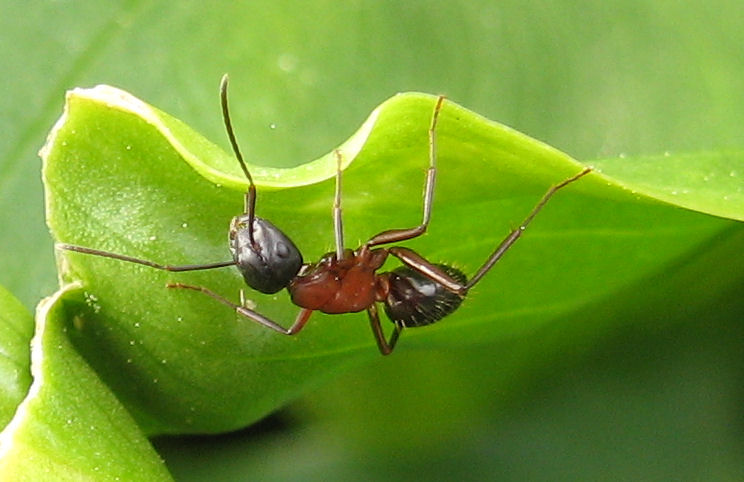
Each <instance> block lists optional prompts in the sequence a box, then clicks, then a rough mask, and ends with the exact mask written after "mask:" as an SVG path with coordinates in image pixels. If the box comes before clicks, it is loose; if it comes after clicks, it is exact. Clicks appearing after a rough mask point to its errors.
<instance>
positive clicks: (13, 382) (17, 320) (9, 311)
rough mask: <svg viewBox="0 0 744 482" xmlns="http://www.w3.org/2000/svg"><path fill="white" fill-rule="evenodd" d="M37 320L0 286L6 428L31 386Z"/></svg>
mask: <svg viewBox="0 0 744 482" xmlns="http://www.w3.org/2000/svg"><path fill="white" fill-rule="evenodd" d="M33 332H34V319H33V317H32V316H31V314H30V313H29V312H28V311H27V310H26V308H24V307H23V305H21V302H20V301H18V300H17V299H16V298H15V297H14V296H13V295H11V294H10V293H9V292H8V291H6V289H5V288H4V287H2V286H0V355H1V357H0V426H2V427H4V426H5V425H6V424H7V423H8V422H9V421H10V419H11V418H12V417H13V414H14V413H15V410H16V407H17V406H18V404H19V403H20V402H21V400H23V398H24V397H25V396H26V392H27V391H28V387H29V386H30V385H31V368H30V358H29V350H28V344H29V342H30V341H31V336H32V335H33Z"/></svg>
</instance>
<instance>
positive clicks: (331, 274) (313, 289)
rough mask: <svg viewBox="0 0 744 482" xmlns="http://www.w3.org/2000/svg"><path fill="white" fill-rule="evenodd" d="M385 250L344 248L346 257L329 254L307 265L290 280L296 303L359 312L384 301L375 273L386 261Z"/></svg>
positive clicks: (306, 306)
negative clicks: (338, 257) (340, 257)
mask: <svg viewBox="0 0 744 482" xmlns="http://www.w3.org/2000/svg"><path fill="white" fill-rule="evenodd" d="M387 256H388V252H387V250H385V249H373V250H370V249H366V248H364V247H362V248H361V249H359V250H357V251H352V250H350V249H347V250H344V257H343V259H340V260H339V259H337V257H336V253H335V252H334V253H328V254H325V255H323V257H322V258H321V259H320V261H318V262H317V263H315V264H309V265H305V266H303V268H302V269H301V270H300V273H299V274H298V275H297V276H296V277H295V278H294V279H293V280H292V281H291V282H290V283H289V286H288V287H287V290H288V291H289V294H290V296H291V297H292V302H293V303H294V304H296V305H298V306H301V307H302V308H307V309H310V310H318V311H322V312H323V313H328V314H338V313H355V312H357V311H362V310H365V309H367V308H369V307H370V306H371V305H372V304H373V303H374V302H375V301H381V300H380V296H381V292H382V291H386V290H384V289H381V288H380V287H378V284H379V283H380V281H378V275H376V274H375V271H377V270H378V269H379V268H380V267H381V266H382V265H383V263H384V262H385V259H386V258H387Z"/></svg>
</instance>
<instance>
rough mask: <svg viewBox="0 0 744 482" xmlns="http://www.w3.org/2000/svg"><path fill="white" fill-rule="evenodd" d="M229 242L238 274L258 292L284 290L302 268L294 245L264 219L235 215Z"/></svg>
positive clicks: (300, 255)
mask: <svg viewBox="0 0 744 482" xmlns="http://www.w3.org/2000/svg"><path fill="white" fill-rule="evenodd" d="M251 218H252V222H253V225H252V226H251V224H250V223H251ZM229 240H230V252H231V253H232V255H233V259H234V260H235V265H236V266H237V268H238V271H240V274H242V275H243V279H244V280H245V282H246V284H247V285H248V286H250V287H251V288H253V289H254V290H256V291H260V292H261V293H267V294H271V293H276V292H277V291H279V290H281V289H282V288H284V287H286V286H287V285H288V284H289V281H290V280H291V279H292V278H294V277H295V275H296V274H297V273H298V272H299V271H300V268H301V267H302V254H300V250H299V249H297V246H295V244H294V243H293V242H292V240H291V239H289V238H288V237H287V235H286V234H284V233H283V232H282V231H281V230H280V229H279V228H277V227H276V226H274V225H273V224H271V223H270V222H269V221H267V220H265V219H262V218H259V217H255V216H250V215H248V214H241V215H240V216H235V217H234V218H233V220H232V223H230V235H229Z"/></svg>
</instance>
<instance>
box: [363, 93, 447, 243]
mask: <svg viewBox="0 0 744 482" xmlns="http://www.w3.org/2000/svg"><path fill="white" fill-rule="evenodd" d="M444 99H445V97H444V96H439V98H438V99H437V103H436V105H435V106H434V112H433V113H432V115H431V124H430V126H429V168H428V169H427V170H426V182H425V184H424V209H423V211H424V212H423V219H422V220H421V224H419V225H418V226H416V227H413V228H408V229H388V230H387V231H383V232H381V233H378V234H376V235H374V236H372V238H370V240H369V241H367V242H366V243H365V244H364V245H365V246H367V247H368V248H371V247H374V246H378V245H380V244H388V243H399V242H401V241H405V240H407V239H413V238H415V237H418V236H421V235H422V234H424V233H425V232H426V228H427V227H428V226H429V221H430V220H431V206H432V203H433V201H434V185H435V184H436V177H437V121H438V120H439V112H440V111H441V110H442V104H443V103H444Z"/></svg>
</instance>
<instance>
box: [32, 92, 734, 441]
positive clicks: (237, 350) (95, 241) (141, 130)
mask: <svg viewBox="0 0 744 482" xmlns="http://www.w3.org/2000/svg"><path fill="white" fill-rule="evenodd" d="M432 106H433V97H430V96H425V95H421V94H404V95H398V96H396V97H393V98H392V99H390V100H389V101H387V102H385V103H384V104H382V105H381V106H380V107H379V108H378V109H377V110H376V111H375V112H374V113H373V114H372V116H371V117H370V119H369V120H368V121H367V123H365V124H364V126H363V127H362V128H361V129H360V130H359V131H358V132H357V134H356V135H355V137H352V139H350V140H349V141H348V142H347V143H346V144H345V147H344V152H345V154H346V160H347V162H350V163H351V164H350V165H349V166H348V168H347V169H346V170H345V171H344V198H343V203H344V205H343V207H344V213H345V219H344V222H345V228H346V244H347V245H351V246H354V245H356V244H358V243H359V242H361V241H363V240H364V239H367V238H368V237H370V236H371V235H373V234H374V233H376V232H379V231H381V230H384V229H388V228H391V227H408V226H413V225H415V224H417V223H418V222H419V220H420V216H421V189H422V185H423V180H424V168H425V166H426V165H427V149H428V141H427V128H428V122H429V118H430V116H431V111H432ZM236 129H237V131H238V137H241V130H240V126H236ZM438 139H439V148H438V156H439V161H438V162H439V164H438V167H439V176H438V184H437V193H436V201H435V205H434V214H433V221H432V224H431V226H430V230H429V233H428V234H427V235H426V236H424V237H421V238H418V239H416V240H413V241H412V242H410V243H407V244H408V245H409V246H411V247H413V248H415V249H417V250H418V251H419V252H421V253H422V254H424V255H425V256H427V257H429V258H430V259H431V260H433V261H437V262H440V261H442V262H447V263H451V264H454V265H456V266H458V267H460V268H461V269H463V270H464V271H465V272H466V273H473V272H474V271H475V270H476V269H477V268H478V266H479V265H480V263H482V261H483V260H484V259H485V258H486V257H487V255H488V254H489V253H490V252H491V251H492V250H493V249H494V247H495V246H496V245H497V244H498V242H499V241H500V240H501V239H502V238H503V237H504V236H505V235H506V234H507V233H508V231H509V229H510V228H511V227H513V226H516V225H517V224H518V223H519V222H520V220H521V219H522V218H523V217H524V216H526V214H527V213H528V212H529V210H530V209H531V207H532V206H533V205H534V204H535V202H536V201H537V200H538V199H539V198H540V196H541V195H542V194H543V192H544V191H545V190H546V189H547V187H548V186H549V185H550V184H552V183H556V182H558V181H560V180H562V179H564V178H566V177H568V176H569V175H572V174H574V173H576V172H578V171H579V170H580V169H581V166H580V165H579V164H577V163H576V162H575V161H573V160H571V159H570V158H569V157H568V156H566V155H565V154H562V153H560V152H558V151H556V150H554V149H552V148H549V147H547V146H545V145H544V144H541V143H539V142H537V141H534V140H532V139H530V138H528V137H526V136H524V135H522V134H519V133H517V132H515V131H513V130H511V129H508V128H506V127H503V126H501V125H499V124H496V123H493V122H490V121H488V120H486V119H484V118H482V117H480V116H478V115H476V114H473V113H472V112H469V111H467V110H465V109H463V108H461V107H459V106H457V105H456V104H454V103H451V102H447V103H446V104H445V107H444V109H443V111H442V115H441V119H440V124H439V127H438ZM349 146H352V147H349ZM360 148H361V150H358V149H360ZM357 150H358V152H357ZM355 154H356V155H355ZM669 159H673V158H671V157H670V158H669ZM727 159H729V161H730V162H734V161H735V160H736V159H735V157H729V158H727ZM44 160H45V170H44V175H45V184H46V189H47V216H48V223H49V226H50V228H51V230H52V232H53V234H54V236H55V238H56V239H57V240H59V241H63V242H67V243H73V244H79V245H83V246H88V247H93V248H97V249H104V250H109V251H113V252H117V253H122V254H126V255H129V256H136V257H140V258H144V259H148V260H153V261H157V262H161V263H169V264H191V263H201V262H215V261H223V260H226V259H229V254H228V251H227V248H226V241H225V236H226V231H227V225H228V223H229V220H230V218H231V217H232V216H234V215H236V214H238V213H239V212H240V210H241V209H242V195H243V193H242V189H244V188H245V182H244V181H243V180H242V179H241V178H240V175H239V169H238V168H237V166H235V165H234V164H235V163H234V161H232V162H231V156H229V155H228V154H226V153H224V152H220V151H219V150H218V149H217V148H216V147H214V146H213V145H211V144H210V143H209V142H208V141H206V140H204V139H203V138H201V137H200V136H198V135H197V134H195V133H194V132H193V131H191V130H190V129H189V128H187V127H186V126H184V125H183V124H182V123H180V122H178V121H176V120H174V119H172V118H170V117H169V116H167V115H166V114H163V113H162V112H159V111H157V110H154V109H153V108H151V107H149V106H147V105H145V104H143V103H142V102H141V101H138V100H136V99H134V98H132V97H131V96H129V95H128V94H126V93H124V92H121V91H117V90H114V89H112V88H110V87H98V88H96V89H93V90H75V91H72V92H71V93H70V94H69V95H68V101H67V106H66V112H65V115H64V116H63V118H62V119H61V120H60V122H59V123H58V124H57V126H55V129H54V131H53V133H52V135H51V136H50V140H49V143H48V144H47V146H46V148H45V150H44ZM719 161H720V160H718V161H717V162H719ZM223 170H224V171H226V172H225V173H223ZM252 170H253V172H254V175H255V177H256V180H257V184H258V185H259V198H258V213H259V215H261V216H262V217H265V218H268V219H270V220H272V222H274V223H275V224H277V225H278V226H280V227H281V228H282V229H283V230H285V232H286V233H287V234H288V235H290V237H292V238H293V239H294V240H295V242H296V243H297V244H298V246H299V247H300V249H301V250H302V252H303V253H304V255H305V257H306V259H307V260H313V259H317V258H318V256H319V255H321V254H322V253H324V252H326V251H329V250H330V249H331V248H332V246H333V239H332V223H331V217H330V208H331V202H332V193H333V183H332V181H330V180H329V181H326V182H320V183H318V182H317V181H319V180H321V179H324V178H328V177H330V176H332V174H333V158H332V156H331V155H330V154H329V155H326V156H324V157H323V158H321V159H319V160H317V161H315V162H313V163H310V164H308V165H305V166H300V167H298V168H294V169H290V170H276V169H259V168H252ZM622 182H623V181H622V180H617V179H613V178H609V177H603V176H600V175H598V174H593V175H590V176H588V177H587V178H584V179H582V181H581V182H579V183H576V184H575V185H573V186H571V187H570V188H569V189H566V190H565V191H563V192H561V193H560V194H559V195H558V196H557V197H556V198H555V199H554V200H553V201H551V203H550V205H549V206H548V207H547V208H546V209H545V211H544V212H543V213H541V214H540V216H539V218H538V219H537V220H536V221H535V223H534V225H533V226H531V227H530V229H529V230H528V232H527V234H526V235H525V236H524V238H523V240H522V241H520V242H519V244H518V245H517V246H515V247H514V248H513V251H512V252H510V253H509V254H508V255H507V256H506V257H505V258H504V259H503V260H502V261H501V262H500V263H499V265H498V266H497V268H496V269H495V270H494V271H493V272H492V273H489V275H488V276H487V277H486V278H485V279H484V281H483V282H482V283H481V284H479V285H478V286H477V287H476V289H475V290H474V291H473V292H472V293H471V296H470V297H469V299H468V300H467V301H466V302H465V303H464V306H463V307H462V308H461V309H460V310H459V311H458V312H457V313H455V314H454V315H452V316H451V317H449V318H448V319H447V320H446V321H444V322H442V323H440V324H438V325H435V326H434V327H429V328H421V329H416V330H413V329H412V330H406V331H405V332H404V333H403V337H402V340H401V343H400V348H399V350H403V349H411V348H412V347H415V346H437V345H440V346H451V345H453V344H463V343H464V344H468V343H476V342H477V343H480V342H484V341H489V340H499V339H504V338H505V337H513V336H515V335H517V334H523V333H527V332H530V331H532V330H535V329H536V328H538V327H540V326H543V325H545V324H548V323H550V322H551V320H555V319H557V318H559V317H563V316H568V315H569V314H570V313H572V312H575V311H577V310H579V311H580V310H581V308H582V306H586V305H588V304H589V303H590V302H591V301H592V300H598V299H602V298H603V297H606V296H608V295H610V294H611V293H613V292H615V291H616V290H617V289H619V288H621V287H623V286H627V285H628V284H629V283H632V282H634V281H636V280H638V279H641V278H642V277H644V276H646V275H648V274H649V273H654V272H658V271H660V270H663V269H664V267H665V266H666V265H667V264H668V263H670V262H673V260H675V259H677V258H678V257H680V256H684V254H685V253H687V252H689V251H690V250H692V249H694V248H695V247H696V246H698V245H699V244H700V243H705V242H706V240H708V239H711V238H714V237H715V236H717V235H718V234H719V233H720V232H722V231H725V230H727V229H729V228H733V227H734V226H736V228H740V226H737V225H736V224H735V223H733V224H732V223H731V222H727V221H724V220H721V219H716V218H712V217H710V216H705V215H701V214H696V213H694V212H690V211H688V210H681V209H678V208H675V207H674V206H670V205H669V204H665V203H659V202H657V201H654V200H653V199H651V198H649V197H644V196H641V195H640V194H639V192H640V191H638V190H636V193H634V194H631V193H630V192H628V191H626V190H625V189H623V188H622V185H621V183H622ZM716 184H717V182H716V181H715V180H714V181H713V182H708V183H707V184H706V186H708V189H714V188H713V187H711V186H714V185H716ZM279 185H297V186H298V187H296V188H293V189H284V190H271V189H267V188H268V187H270V186H279ZM726 187H727V185H725V184H723V185H721V186H720V189H725V188H726ZM649 191H650V192H649V195H653V194H654V192H652V190H649ZM740 201H741V199H740V198H737V199H734V202H735V203H736V202H738V207H736V209H734V211H736V212H741V211H742V210H741V202H740ZM693 204H694V203H693ZM687 207H691V206H687ZM710 209H711V208H710V207H706V208H705V209H702V208H701V210H710ZM714 210H715V209H714ZM737 210H738V211H737ZM720 215H723V213H722V212H721V214H720ZM58 255H59V259H60V267H61V274H62V277H63V279H64V280H65V281H66V282H72V281H76V282H80V283H81V284H82V286H83V289H84V296H80V295H79V293H80V292H78V291H76V292H73V293H69V294H66V295H65V299H67V300H68V301H69V302H71V303H76V304H77V306H78V307H79V309H80V311H79V312H77V313H76V314H75V322H74V324H72V325H71V326H70V328H71V333H70V334H71V337H72V338H73V340H74V342H75V344H76V346H77V347H78V348H79V349H80V350H81V352H82V353H83V354H84V356H85V357H86V359H87V360H89V362H90V363H91V365H92V366H94V367H95V369H96V370H97V371H98V373H100V375H101V376H102V378H103V379H104V380H105V381H106V382H107V383H108V384H109V385H110V386H112V387H113V389H114V391H115V392H116V393H117V395H118V396H119V397H120V399H121V400H122V401H123V402H124V403H125V405H126V406H127V407H128V408H129V410H130V411H131V412H132V413H133V415H134V416H135V418H136V419H137V420H138V421H139V423H140V424H142V426H143V427H144V428H145V430H146V431H147V432H148V433H163V432H170V433H174V432H214V431H222V430H229V429H234V428H237V427H241V426H243V425H245V424H247V423H249V422H251V421H253V420H256V419H257V418H259V417H261V416H262V415H264V414H266V413H268V412H269V411H271V410H273V409H275V408H277V407H278V406H280V405H281V404H283V403H285V402H286V401H287V400H290V399H292V398H293V397H295V396H297V395H298V394H299V393H301V392H302V391H303V390H306V389H307V388H308V387H311V386H316V385H317V384H318V383H319V382H320V380H322V379H325V378H328V377H330V376H332V375H334V374H336V373H338V372H340V371H341V370H342V369H344V368H345V367H348V366H349V365H351V364H354V363H358V362H360V361H363V360H370V359H373V358H375V357H378V356H379V354H378V353H377V351H376V349H375V347H374V342H373V340H372V337H371V335H370V333H369V328H368V327H367V326H365V325H366V324H367V322H366V317H365V315H363V314H350V315H343V316H333V317H329V316H325V315H321V314H314V315H313V318H312V319H311V322H310V323H309V325H308V327H307V328H306V329H305V330H304V331H303V332H302V333H301V334H300V335H298V336H296V337H284V336H281V335H277V334H276V333H274V332H270V331H269V330H266V329H265V328H262V327H260V326H257V325H256V324H254V323H252V322H250V321H247V320H244V319H240V318H238V317H236V315H235V314H234V313H233V312H232V311H231V310H229V309H227V308H225V307H223V306H221V305H219V304H218V303H216V302H214V300H212V299H210V298H208V297H206V296H203V295H201V294H198V293H193V292H182V291H178V290H168V289H166V288H165V284H166V283H167V282H169V281H184V282H188V283H191V284H197V285H203V286H207V287H209V288H211V289H213V290H215V291H217V292H219V293H221V294H223V295H225V296H227V297H232V298H233V299H236V300H237V298H238V296H237V294H238V291H239V290H240V289H241V287H242V285H241V278H240V277H239V275H238V274H237V273H236V272H234V271H233V270H231V269H224V270H215V271H211V272H202V273H183V274H173V273H164V272H160V271H157V270H153V269H149V268H146V267H143V266H139V265H134V264H130V263H123V262H120V261H115V260H111V259H103V258H96V257H93V256H89V255H81V254H75V253H58ZM390 264H391V265H392V264H393V263H390ZM246 295H247V297H248V298H249V299H250V300H251V301H253V302H255V303H256V306H257V310H258V311H260V312H261V313H264V314H266V315H267V316H269V317H271V318H272V319H274V320H277V321H279V322H280V323H282V324H284V325H285V326H288V325H289V324H290V323H291V321H292V320H293V319H294V316H295V313H296V311H297V308H296V307H294V306H293V305H291V303H290V302H289V301H288V299H287V296H286V294H284V293H279V294H277V295H273V296H264V295H259V294H257V293H254V292H252V291H248V292H247V293H246Z"/></svg>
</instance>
